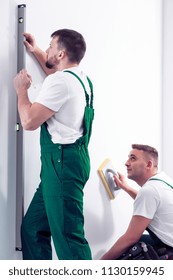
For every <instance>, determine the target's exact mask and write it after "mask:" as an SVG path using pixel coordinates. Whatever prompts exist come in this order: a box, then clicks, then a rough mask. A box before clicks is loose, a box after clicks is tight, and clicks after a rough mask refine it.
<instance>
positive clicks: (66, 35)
mask: <svg viewBox="0 0 173 280" xmlns="http://www.w3.org/2000/svg"><path fill="white" fill-rule="evenodd" d="M51 37H58V43H59V45H61V47H64V48H65V50H66V52H67V55H68V58H69V61H70V62H73V63H80V61H81V60H82V58H83V57H84V55H85V51H86V43H85V40H84V38H83V36H82V35H81V34H80V33H79V32H77V31H75V30H71V29H59V30H57V31H55V32H53V33H52V35H51Z"/></svg>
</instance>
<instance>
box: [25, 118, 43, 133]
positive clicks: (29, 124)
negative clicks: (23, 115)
mask: <svg viewBox="0 0 173 280" xmlns="http://www.w3.org/2000/svg"><path fill="white" fill-rule="evenodd" d="M22 127H23V129H24V130H29V131H33V130H36V129H37V128H38V127H39V126H38V125H37V124H36V123H35V122H34V121H33V120H32V119H28V120H25V121H22Z"/></svg>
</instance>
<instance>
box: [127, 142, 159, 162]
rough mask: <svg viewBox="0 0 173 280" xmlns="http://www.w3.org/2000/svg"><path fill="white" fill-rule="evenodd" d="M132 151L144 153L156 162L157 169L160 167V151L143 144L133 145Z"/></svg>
mask: <svg viewBox="0 0 173 280" xmlns="http://www.w3.org/2000/svg"><path fill="white" fill-rule="evenodd" d="M132 149H137V150H142V151H144V152H145V153H146V154H147V155H148V156H149V157H151V158H152V159H153V160H154V165H155V167H157V166H158V151H157V150H156V149H155V148H153V147H151V146H148V145H143V144H132Z"/></svg>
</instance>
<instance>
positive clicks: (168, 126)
mask: <svg viewBox="0 0 173 280" xmlns="http://www.w3.org/2000/svg"><path fill="white" fill-rule="evenodd" d="M172 14H173V1H172V0H164V6H163V15H164V16H163V122H162V125H163V134H162V135H163V169H164V170H165V171H166V172H167V173H168V174H169V175H170V176H173V168H172V166H173V129H172V120H173V28H172V26H173V17H172Z"/></svg>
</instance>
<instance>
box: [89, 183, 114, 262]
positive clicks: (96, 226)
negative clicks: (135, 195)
mask: <svg viewBox="0 0 173 280" xmlns="http://www.w3.org/2000/svg"><path fill="white" fill-rule="evenodd" d="M99 192H100V196H99V197H101V204H102V207H101V212H102V215H100V216H99V217H98V216H96V215H95V214H94V213H93V212H90V211H89V210H88V209H86V211H85V228H86V232H87V239H88V241H89V244H90V246H91V247H93V246H97V247H99V248H100V249H99V251H97V252H96V253H93V259H95V260H97V259H99V258H100V256H101V255H103V254H104V253H105V248H104V246H105V244H106V243H107V242H109V240H110V239H111V238H112V236H113V234H114V232H115V229H114V216H113V211H112V207H111V201H110V199H109V197H108V194H107V193H106V191H105V189H104V186H103V184H102V182H101V181H100V182H99ZM96 207H97V204H96Z"/></svg>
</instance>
